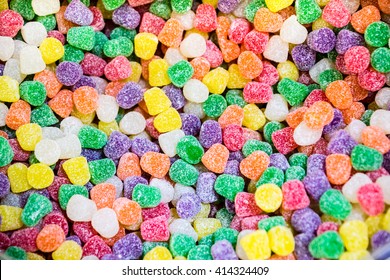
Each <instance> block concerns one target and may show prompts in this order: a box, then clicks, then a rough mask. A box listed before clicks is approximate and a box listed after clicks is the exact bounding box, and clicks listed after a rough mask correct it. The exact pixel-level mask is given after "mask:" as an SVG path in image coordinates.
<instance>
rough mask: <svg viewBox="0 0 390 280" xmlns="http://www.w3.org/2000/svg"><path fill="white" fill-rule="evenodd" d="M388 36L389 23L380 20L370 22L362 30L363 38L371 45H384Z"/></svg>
mask: <svg viewBox="0 0 390 280" xmlns="http://www.w3.org/2000/svg"><path fill="white" fill-rule="evenodd" d="M389 38H390V27H389V24H387V23H386V22H382V21H376V22H373V23H371V24H370V25H369V26H368V27H367V28H366V30H365V31H364V40H365V41H366V43H367V44H368V45H370V46H372V47H377V48H378V47H384V46H386V45H387V44H388V42H389Z"/></svg>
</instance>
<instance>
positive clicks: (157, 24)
mask: <svg viewBox="0 0 390 280" xmlns="http://www.w3.org/2000/svg"><path fill="white" fill-rule="evenodd" d="M164 25H165V20H163V19H162V18H160V17H158V16H155V15H154V14H152V13H144V15H143V17H142V20H141V24H140V26H139V32H140V33H142V32H147V33H152V34H154V35H156V36H158V34H159V33H160V31H161V30H162V29H163V27H164Z"/></svg>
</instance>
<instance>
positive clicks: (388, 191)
mask: <svg viewBox="0 0 390 280" xmlns="http://www.w3.org/2000/svg"><path fill="white" fill-rule="evenodd" d="M375 183H377V184H378V185H379V186H380V187H381V189H382V192H383V198H384V200H385V203H386V204H387V205H390V175H386V176H382V177H379V178H378V179H377V180H376V182H375Z"/></svg>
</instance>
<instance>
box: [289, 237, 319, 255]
mask: <svg viewBox="0 0 390 280" xmlns="http://www.w3.org/2000/svg"><path fill="white" fill-rule="evenodd" d="M314 237H315V236H314V234H312V233H301V234H298V235H296V236H295V237H294V240H295V248H294V255H295V257H296V258H297V259H298V260H313V259H314V258H313V256H312V255H311V253H310V251H309V244H310V242H311V241H312V240H313V239H314Z"/></svg>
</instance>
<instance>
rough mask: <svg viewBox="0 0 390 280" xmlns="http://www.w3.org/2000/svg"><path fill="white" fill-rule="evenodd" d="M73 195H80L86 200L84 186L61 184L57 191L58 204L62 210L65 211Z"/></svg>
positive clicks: (86, 192) (86, 194)
mask: <svg viewBox="0 0 390 280" xmlns="http://www.w3.org/2000/svg"><path fill="white" fill-rule="evenodd" d="M75 194H79V195H82V196H84V197H86V198H88V190H87V188H86V187H84V186H78V185H71V184H63V185H61V187H60V188H59V190H58V202H59V203H60V206H61V208H62V209H64V210H65V209H66V206H67V205H68V202H69V200H70V198H71V197H72V196H74V195H75Z"/></svg>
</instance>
